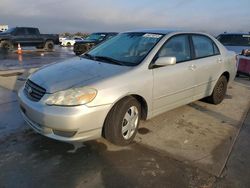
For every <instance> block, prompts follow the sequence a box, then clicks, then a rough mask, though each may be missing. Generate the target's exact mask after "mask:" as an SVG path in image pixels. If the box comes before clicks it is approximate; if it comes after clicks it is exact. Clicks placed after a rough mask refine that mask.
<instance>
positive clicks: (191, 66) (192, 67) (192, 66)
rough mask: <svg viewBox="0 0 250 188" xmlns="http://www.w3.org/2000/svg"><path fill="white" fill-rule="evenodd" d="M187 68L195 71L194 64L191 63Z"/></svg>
mask: <svg viewBox="0 0 250 188" xmlns="http://www.w3.org/2000/svg"><path fill="white" fill-rule="evenodd" d="M188 68H189V70H192V71H195V70H196V68H197V67H196V65H194V64H192V65H190V66H189V67H188Z"/></svg>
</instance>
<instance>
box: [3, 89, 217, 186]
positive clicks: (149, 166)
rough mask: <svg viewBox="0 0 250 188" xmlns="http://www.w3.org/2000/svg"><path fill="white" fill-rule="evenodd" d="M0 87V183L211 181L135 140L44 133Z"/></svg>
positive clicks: (188, 183)
mask: <svg viewBox="0 0 250 188" xmlns="http://www.w3.org/2000/svg"><path fill="white" fill-rule="evenodd" d="M4 92H5V93H7V92H9V94H10V96H11V97H9V98H8V99H7V98H6V101H2V102H1V104H0V120H1V122H0V125H1V127H0V130H1V134H0V187H4V188H5V187H152V186H156V187H202V186H210V185H212V183H213V182H214V181H215V178H214V177H213V176H211V175H209V174H207V173H205V172H203V171H201V170H199V169H197V168H192V167H190V166H188V165H186V164H184V163H181V162H178V161H175V160H173V159H170V158H168V157H166V156H163V155H161V154H159V153H158V152H156V151H153V150H150V149H148V148H146V147H144V146H142V145H140V144H138V143H134V144H132V145H130V146H128V147H117V146H114V145H112V144H110V143H108V142H106V141H105V140H103V139H99V140H96V141H91V142H86V143H84V144H81V146H80V147H76V148H74V146H73V145H72V144H68V143H63V142H58V141H54V140H51V139H48V138H46V137H44V136H41V135H39V134H37V133H35V132H34V131H32V130H31V129H30V128H29V127H28V126H27V125H26V124H25V122H24V121H23V119H22V117H21V114H20V112H19V109H18V103H17V101H16V97H15V95H14V94H13V93H12V92H10V91H7V90H6V89H3V88H0V93H4ZM0 98H1V95H0ZM2 98H4V97H3V95H2ZM139 132H141V133H139V134H145V130H141V131H139Z"/></svg>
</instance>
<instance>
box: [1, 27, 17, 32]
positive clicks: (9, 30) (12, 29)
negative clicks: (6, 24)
mask: <svg viewBox="0 0 250 188" xmlns="http://www.w3.org/2000/svg"><path fill="white" fill-rule="evenodd" d="M14 30H15V28H10V29H8V30H7V31H4V32H2V33H12V31H14Z"/></svg>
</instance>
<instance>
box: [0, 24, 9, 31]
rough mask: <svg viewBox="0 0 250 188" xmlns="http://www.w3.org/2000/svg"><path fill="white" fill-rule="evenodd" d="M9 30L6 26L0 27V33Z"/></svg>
mask: <svg viewBox="0 0 250 188" xmlns="http://www.w3.org/2000/svg"><path fill="white" fill-rule="evenodd" d="M8 29H9V26H8V25H0V32H3V31H6V30H8Z"/></svg>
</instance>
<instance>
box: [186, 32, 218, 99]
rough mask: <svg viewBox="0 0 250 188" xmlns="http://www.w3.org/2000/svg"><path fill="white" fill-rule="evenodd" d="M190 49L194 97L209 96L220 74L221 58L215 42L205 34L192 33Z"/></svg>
mask: <svg viewBox="0 0 250 188" xmlns="http://www.w3.org/2000/svg"><path fill="white" fill-rule="evenodd" d="M191 38H192V49H193V56H194V61H193V62H194V69H195V72H196V74H195V76H196V77H195V85H196V89H195V95H194V98H195V99H201V98H203V97H206V96H209V95H210V94H211V93H212V91H213V87H214V85H215V83H216V82H217V80H218V78H219V77H220V75H221V74H222V72H221V70H222V63H223V58H222V56H221V54H220V51H219V48H218V47H217V45H216V44H215V42H214V41H213V40H212V39H211V38H210V37H208V36H206V35H200V34H194V35H192V36H191Z"/></svg>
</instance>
